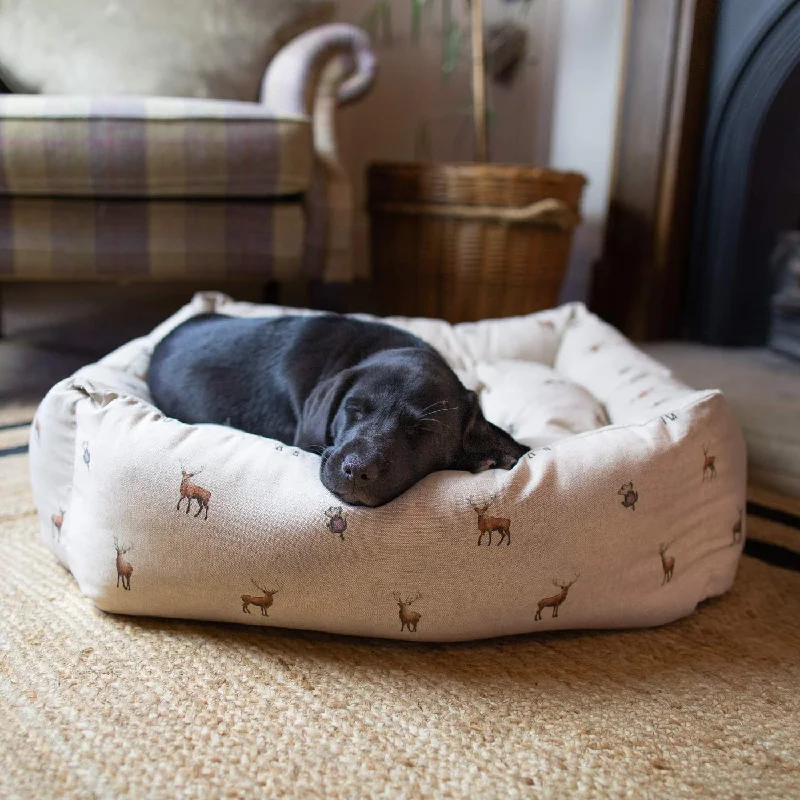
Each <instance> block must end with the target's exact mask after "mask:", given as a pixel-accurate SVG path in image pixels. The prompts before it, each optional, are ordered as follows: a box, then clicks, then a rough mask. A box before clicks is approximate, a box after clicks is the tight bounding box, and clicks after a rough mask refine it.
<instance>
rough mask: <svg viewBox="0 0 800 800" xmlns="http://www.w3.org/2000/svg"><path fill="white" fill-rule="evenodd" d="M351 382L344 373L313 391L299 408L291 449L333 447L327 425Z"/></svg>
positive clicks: (328, 379) (322, 382)
mask: <svg viewBox="0 0 800 800" xmlns="http://www.w3.org/2000/svg"><path fill="white" fill-rule="evenodd" d="M351 382H352V377H351V375H350V370H345V371H344V372H340V373H339V374H338V375H334V376H333V377H332V378H327V379H326V380H324V381H320V382H319V383H318V384H317V385H316V386H315V387H314V389H313V391H312V392H311V394H310V395H309V396H308V397H307V398H306V401H305V403H304V404H303V410H302V412H301V414H300V420H299V421H298V423H297V430H296V431H295V434H294V446H295V447H299V448H301V449H302V450H307V449H308V448H309V447H315V446H316V447H327V446H328V445H329V444H332V443H333V442H332V436H331V423H332V422H333V418H334V417H335V416H336V412H337V411H338V410H339V404H340V403H341V401H342V397H343V396H344V393H345V392H346V391H347V388H348V387H349V386H350V383H351Z"/></svg>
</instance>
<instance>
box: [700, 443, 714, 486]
mask: <svg viewBox="0 0 800 800" xmlns="http://www.w3.org/2000/svg"><path fill="white" fill-rule="evenodd" d="M703 456H704V457H705V461H704V462H703V480H706V479H708V480H713V479H714V478H716V477H717V468H716V466H715V464H714V462H715V461H716V460H717V457H716V456H710V455H709V454H708V448H707V447H706V446H705V445H703Z"/></svg>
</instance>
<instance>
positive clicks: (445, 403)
mask: <svg viewBox="0 0 800 800" xmlns="http://www.w3.org/2000/svg"><path fill="white" fill-rule="evenodd" d="M442 404H444V405H447V400H437V401H436V402H435V403H431V404H430V405H429V406H428V407H427V408H423V409H422V411H421V412H420V413H421V414H427V413H428V411H429V410H430V409H432V408H434V407H435V406H440V405H442ZM444 410H445V409H442V411H444Z"/></svg>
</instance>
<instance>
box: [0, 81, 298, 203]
mask: <svg viewBox="0 0 800 800" xmlns="http://www.w3.org/2000/svg"><path fill="white" fill-rule="evenodd" d="M312 155H313V147H312V140H311V126H310V122H309V120H308V119H307V118H304V117H301V116H295V117H290V116H289V115H284V116H283V117H281V116H279V115H277V114H275V113H273V112H272V111H271V110H270V109H269V108H268V107H267V106H265V105H262V104H259V103H241V102H235V101H216V100H193V99H178V98H152V97H150V98H145V97H126V98H88V97H70V96H66V97H61V96H38V95H6V96H4V97H0V194H4V195H45V196H71V197H76V196H78V197H79V196H93V197H96V196H102V197H107V196H120V197H276V196H282V195H292V194H300V193H302V192H304V191H306V189H307V188H308V186H309V181H310V175H311V168H312Z"/></svg>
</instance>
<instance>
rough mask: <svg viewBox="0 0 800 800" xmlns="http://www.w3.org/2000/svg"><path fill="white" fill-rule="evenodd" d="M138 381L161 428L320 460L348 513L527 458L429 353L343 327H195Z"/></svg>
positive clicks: (236, 323)
mask: <svg viewBox="0 0 800 800" xmlns="http://www.w3.org/2000/svg"><path fill="white" fill-rule="evenodd" d="M148 381H149V384H150V391H151V393H152V395H153V399H154V401H155V403H156V405H157V406H158V407H159V408H160V409H161V410H162V411H163V412H164V413H165V414H166V415H168V416H170V417H175V418H176V419H179V420H181V421H183V422H188V423H202V422H211V423H217V424H227V425H231V426H232V427H234V428H239V429H241V430H243V431H248V432H250V433H255V434H258V435H260V436H266V437H268V438H272V439H278V440H280V441H282V442H285V443H287V444H293V445H295V446H296V447H299V448H302V449H304V450H310V451H312V452H316V453H319V454H320V455H321V456H322V463H321V465H320V479H321V480H322V483H323V484H324V485H325V486H326V487H327V488H328V489H329V490H330V491H331V492H333V493H334V494H335V495H337V496H338V497H340V498H341V499H342V500H344V501H345V502H346V503H350V504H353V505H368V506H378V505H381V504H383V503H387V502H388V501H389V500H392V499H393V498H395V497H397V495H399V494H401V493H402V492H404V491H405V490H406V489H408V488H409V487H410V486H413V484H415V483H416V482H417V481H419V480H420V479H421V478H423V477H425V476H426V475H428V474H430V473H431V472H435V471H436V470H441V469H460V470H467V471H470V472H479V471H481V470H484V469H489V468H491V467H500V468H503V469H510V468H511V467H512V466H513V465H514V464H515V463H516V462H517V460H518V459H519V458H520V457H521V456H522V455H523V454H524V453H525V452H526V451H527V448H526V447H523V446H522V445H520V444H519V443H517V442H515V441H514V440H513V439H512V438H511V437H510V436H509V435H508V434H507V433H505V432H504V431H502V430H501V429H500V428H498V427H497V426H495V425H492V424H491V423H489V422H487V421H486V419H485V418H484V416H483V414H482V413H481V410H480V406H479V405H478V398H477V395H476V394H475V393H474V392H470V391H468V390H467V389H465V388H464V386H463V385H462V384H461V382H460V381H459V380H458V378H457V377H456V375H455V373H454V372H453V371H452V370H451V369H450V367H449V366H448V365H447V364H446V363H445V361H444V359H443V358H442V357H441V356H440V355H439V354H438V353H437V352H436V351H435V350H434V349H433V348H432V347H430V346H429V345H427V344H426V343H425V342H423V341H422V340H421V339H418V338H417V337H416V336H412V335H411V334H410V333H406V332H405V331H401V330H399V329H398V328H394V327H391V326H389V325H383V324H381V323H376V322H363V321H361V320H356V319H352V318H349V317H341V316H337V315H322V316H310V317H302V316H287V317H274V318H270V319H241V318H236V317H226V316H222V315H218V314H207V315H203V316H199V317H194V318H193V319H191V320H189V321H188V322H185V323H183V324H182V325H180V326H178V327H177V328H176V329H175V330H174V331H172V332H171V333H170V334H169V335H168V336H166V337H165V338H164V339H163V340H162V341H161V342H160V343H159V344H158V346H157V347H156V349H155V351H154V353H153V357H152V360H151V362H150V368H149V372H148Z"/></svg>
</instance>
